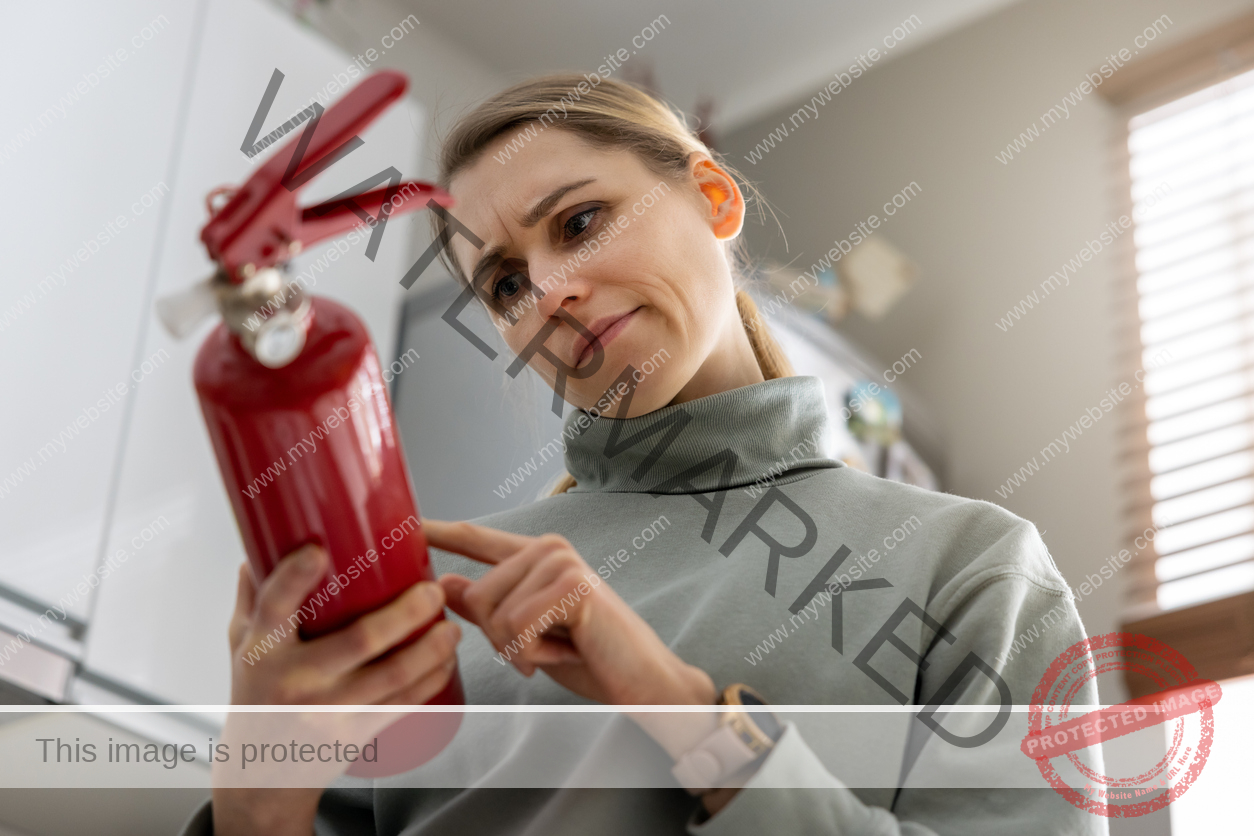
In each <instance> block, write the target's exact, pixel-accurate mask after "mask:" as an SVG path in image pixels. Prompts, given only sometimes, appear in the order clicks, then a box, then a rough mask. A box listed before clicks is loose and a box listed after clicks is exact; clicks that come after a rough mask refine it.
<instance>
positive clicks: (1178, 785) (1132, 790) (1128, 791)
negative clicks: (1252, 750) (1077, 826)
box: [1020, 632, 1222, 818]
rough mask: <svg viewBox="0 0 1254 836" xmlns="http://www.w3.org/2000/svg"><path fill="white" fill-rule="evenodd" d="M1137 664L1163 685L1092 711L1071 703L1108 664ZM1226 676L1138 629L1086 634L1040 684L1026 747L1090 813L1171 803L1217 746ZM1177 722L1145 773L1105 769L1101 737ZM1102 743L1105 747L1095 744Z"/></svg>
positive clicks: (1135, 669)
mask: <svg viewBox="0 0 1254 836" xmlns="http://www.w3.org/2000/svg"><path fill="white" fill-rule="evenodd" d="M1122 671H1127V672H1131V673H1134V674H1138V675H1140V676H1143V677H1145V678H1147V679H1148V680H1149V681H1150V682H1152V683H1153V684H1154V686H1155V688H1156V689H1157V690H1156V691H1155V692H1154V693H1152V694H1150V695H1148V696H1145V697H1138V698H1136V699H1134V700H1129V701H1128V702H1125V703H1121V704H1119V705H1112V706H1110V707H1109V708H1101V709H1098V710H1096V711H1091V712H1088V713H1083V714H1076V713H1074V712H1073V711H1072V709H1071V705H1072V703H1073V702H1074V700H1075V696H1076V694H1077V693H1079V691H1080V689H1081V688H1082V687H1083V686H1084V685H1086V684H1088V683H1089V682H1090V681H1092V680H1093V679H1095V678H1096V677H1097V676H1098V675H1099V674H1109V673H1116V672H1122ZM1221 696H1222V692H1221V691H1220V688H1219V685H1218V684H1217V683H1215V682H1213V681H1211V680H1209V679H1201V678H1199V677H1198V675H1197V671H1196V670H1195V669H1194V667H1193V666H1192V665H1191V664H1189V662H1188V660H1187V659H1185V658H1184V657H1183V656H1181V655H1180V653H1178V652H1177V651H1176V650H1174V649H1172V648H1171V647H1169V646H1168V645H1166V644H1164V643H1163V642H1161V641H1159V640H1157V639H1153V638H1150V637H1149V636H1144V635H1140V634H1136V633H1120V632H1114V633H1106V634H1105V635H1101V636H1096V637H1093V638H1089V639H1085V640H1084V641H1081V642H1077V643H1076V644H1074V645H1072V646H1071V647H1069V648H1067V649H1066V650H1065V651H1063V653H1062V654H1061V655H1060V656H1059V657H1058V658H1057V659H1055V660H1054V662H1053V663H1052V664H1051V665H1050V666H1049V668H1048V669H1047V670H1046V671H1045V675H1044V676H1043V677H1041V682H1040V684H1039V685H1038V686H1037V688H1036V691H1035V692H1034V693H1033V694H1032V703H1031V706H1030V709H1029V714H1028V733H1027V735H1026V736H1025V737H1024V738H1023V744H1022V746H1021V747H1020V748H1021V749H1022V751H1023V753H1024V754H1025V755H1027V756H1028V757H1030V758H1032V759H1033V760H1035V761H1036V765H1037V768H1038V769H1040V771H1041V775H1042V776H1043V777H1044V778H1045V780H1046V781H1047V782H1048V783H1049V785H1050V786H1052V787H1053V788H1054V789H1055V790H1056V791H1057V792H1058V793H1059V795H1061V796H1062V797H1063V798H1065V799H1067V801H1069V802H1070V803H1072V804H1073V805H1075V806H1076V807H1078V808H1080V809H1081V810H1086V811H1088V812H1090V813H1093V814H1095V815H1100V816H1107V817H1109V818H1132V817H1135V816H1144V815H1147V814H1149V813H1153V812H1154V811H1156V810H1161V809H1162V808H1164V807H1166V806H1167V805H1168V804H1170V803H1171V802H1172V801H1174V800H1176V799H1177V798H1179V797H1180V796H1181V795H1183V794H1184V793H1185V791H1186V790H1188V788H1189V787H1190V786H1191V785H1192V784H1193V782H1194V781H1195V780H1197V777H1198V775H1200V774H1201V772H1202V768H1203V767H1204V766H1205V765H1206V760H1207V758H1208V757H1209V755H1210V749H1211V743H1212V740H1213V737H1214V731H1215V718H1214V711H1213V707H1214V705H1215V703H1217V702H1219V698H1220V697H1221ZM1159 724H1167V750H1166V754H1165V755H1163V757H1162V758H1161V759H1159V760H1158V761H1157V762H1156V763H1148V762H1147V763H1146V764H1145V767H1146V768H1145V770H1144V771H1142V772H1141V773H1140V774H1137V775H1132V776H1128V777H1119V776H1113V775H1107V774H1104V771H1103V770H1104V767H1103V766H1102V765H1101V763H1102V762H1101V754H1100V753H1101V749H1100V744H1101V743H1102V742H1103V741H1107V740H1112V739H1114V738H1118V737H1122V736H1124V735H1129V734H1133V733H1135V732H1139V731H1142V730H1145V729H1149V728H1152V727H1154V726H1157V725H1159ZM1090 747H1097V748H1090Z"/></svg>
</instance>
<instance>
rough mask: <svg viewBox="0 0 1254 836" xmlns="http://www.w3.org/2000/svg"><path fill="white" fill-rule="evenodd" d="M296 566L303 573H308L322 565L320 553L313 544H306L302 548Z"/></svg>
mask: <svg viewBox="0 0 1254 836" xmlns="http://www.w3.org/2000/svg"><path fill="white" fill-rule="evenodd" d="M299 561H300V562H299V564H298V565H297V568H298V569H300V571H301V572H304V573H305V574H309V573H311V572H313V571H314V570H316V569H318V568H320V567H321V566H322V555H321V554H320V553H319V551H318V549H316V548H315V547H313V546H306V547H305V548H304V549H302V554H301V556H300V558H299Z"/></svg>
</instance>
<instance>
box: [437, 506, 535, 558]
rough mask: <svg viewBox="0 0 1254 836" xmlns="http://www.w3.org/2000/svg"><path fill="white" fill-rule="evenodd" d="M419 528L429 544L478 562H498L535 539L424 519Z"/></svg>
mask: <svg viewBox="0 0 1254 836" xmlns="http://www.w3.org/2000/svg"><path fill="white" fill-rule="evenodd" d="M422 529H423V531H424V532H425V534H426V537H427V543H428V544H429V545H432V546H435V547H436V548H437V549H443V550H444V551H446V552H453V553H454V554H460V555H463V556H465V557H469V558H470V559H471V560H477V561H479V562H480V563H500V562H501V561H502V560H504V559H505V558H507V557H509V556H510V555H512V554H515V553H517V552H518V551H520V550H521V549H523V548H524V547H525V546H527V545H528V544H529V543H531V542H532V541H533V540H535V538H534V537H527V536H525V535H522V534H511V533H510V532H508V531H500V530H498V529H495V528H487V527H485V526H482V525H475V524H474V523H468V522H448V521H447V520H430V519H426V518H425V517H424V518H423V520H422Z"/></svg>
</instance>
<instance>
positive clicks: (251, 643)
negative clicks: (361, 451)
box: [213, 546, 461, 836]
mask: <svg viewBox="0 0 1254 836" xmlns="http://www.w3.org/2000/svg"><path fill="white" fill-rule="evenodd" d="M327 564H328V557H327V554H326V552H325V551H323V550H322V549H320V548H317V547H316V546H307V547H305V548H302V549H299V550H297V551H295V552H293V553H292V554H289V555H287V556H286V557H284V558H283V559H282V560H281V561H280V562H279V565H278V566H277V567H275V569H274V571H273V572H271V573H270V575H269V576H268V577H267V578H266V579H265V581H264V582H263V583H262V584H261V588H260V589H259V590H258V589H256V588H255V587H254V585H253V582H252V576H251V575H250V573H249V571H248V568H247V566H246V565H245V566H241V567H240V573H239V588H238V594H237V597H236V601H235V613H234V614H233V615H232V616H231V623H230V628H229V630H228V636H229V641H230V646H231V704H232V705H298V704H305V705H327V704H348V705H355V704H366V705H398V706H399V705H412V704H420V703H424V702H426V701H427V700H429V699H430V698H431V697H433V696H435V695H436V694H438V693H439V692H440V691H441V690H442V689H443V688H444V686H445V685H446V684H448V681H449V678H450V676H451V675H452V673H453V670H454V668H455V666H456V655H455V650H456V647H457V642H458V639H459V638H460V635H461V632H460V630H459V629H458V627H457V625H456V624H454V623H452V622H451V621H441V622H439V623H437V624H436V625H435V626H434V627H432V628H431V629H430V630H429V631H427V633H425V634H424V635H423V636H422V637H421V638H419V639H418V640H417V641H415V642H413V643H412V644H410V645H408V646H406V647H404V648H400V649H398V650H396V651H395V652H392V653H388V652H387V651H389V650H391V649H392V648H393V647H394V646H395V645H396V644H398V643H399V642H401V641H402V640H403V639H405V638H406V637H408V636H409V635H410V634H412V633H413V632H414V630H415V629H417V628H418V627H420V626H422V625H423V624H426V623H427V622H429V621H431V619H433V618H435V617H436V616H437V615H439V613H440V611H441V608H442V607H443V606H444V593H443V590H442V589H441V587H440V586H439V584H436V583H432V582H426V583H418V584H415V585H414V586H412V587H410V588H409V589H408V590H406V591H405V592H404V593H402V594H401V595H400V596H399V597H398V598H397V599H396V600H394V601H392V602H391V603H389V604H387V605H386V606H384V607H381V608H379V609H378V610H375V611H373V612H370V613H367V614H366V615H363V616H362V617H361V618H359V619H357V620H356V621H354V622H353V623H352V624H350V625H348V626H346V627H343V628H341V629H339V630H336V631H335V632H333V633H329V634H327V635H325V636H320V637H318V638H316V639H313V640H310V641H302V640H301V639H300V637H299V635H298V634H297V630H298V627H299V624H300V621H301V619H300V617H299V616H298V615H297V613H299V612H300V606H301V604H302V603H304V601H305V599H306V598H307V597H308V595H309V594H310V593H311V592H313V591H314V589H315V588H316V587H317V586H318V584H319V582H321V581H322V580H323V578H324V577H325V573H326V569H327ZM384 654H386V655H384ZM400 716H402V715H401V713H400V712H396V713H392V712H381V713H366V712H351V711H345V712H343V713H338V712H330V713H326V712H281V713H254V712H247V711H233V712H231V714H230V715H229V716H228V718H227V724H226V728H225V729H224V731H223V742H224V743H225V744H226V745H227V746H228V751H229V755H230V760H229V761H226V762H224V763H219V762H215V763H214V764H213V769H214V791H213V815H214V829H215V831H216V832H218V833H224V834H225V833H230V834H248V833H254V832H256V833H266V834H279V833H289V832H290V833H300V834H301V836H308V834H309V833H311V832H312V830H313V818H314V812H315V810H316V808H317V804H318V798H319V796H320V795H321V794H322V788H323V787H325V786H326V785H327V784H329V783H330V782H331V781H332V780H333V779H334V778H335V777H336V776H337V775H339V774H340V773H342V772H344V771H345V770H346V769H347V768H348V765H349V764H348V763H347V762H346V761H339V762H335V761H331V762H329V763H323V762H320V761H317V760H315V761H314V762H312V763H296V764H294V763H291V762H286V763H281V764H277V765H275V764H262V763H250V764H248V768H247V769H242V768H241V767H242V766H243V764H242V758H243V752H242V747H243V746H244V745H245V744H250V743H251V744H253V745H254V747H255V746H256V745H257V744H259V743H262V742H265V743H269V744H272V745H273V744H275V743H278V744H279V745H283V744H285V743H287V742H288V741H289V740H296V741H297V744H298V745H299V744H302V743H312V744H314V745H315V746H317V745H318V744H319V743H322V742H326V743H332V744H333V743H335V742H336V741H339V742H340V743H341V744H348V743H356V744H359V745H360V744H361V743H363V742H368V741H369V740H370V738H371V737H372V736H373V735H375V734H377V733H378V732H379V731H381V730H382V729H384V728H385V727H387V726H388V725H389V724H390V723H391V722H392V721H394V720H395V719H397V718H398V717H400ZM327 751H328V752H329V751H330V750H327ZM278 787H284V789H278Z"/></svg>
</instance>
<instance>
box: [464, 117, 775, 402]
mask: <svg viewBox="0 0 1254 836" xmlns="http://www.w3.org/2000/svg"><path fill="white" fill-rule="evenodd" d="M516 133H517V132H516V130H511V131H508V132H507V133H506V134H505V135H503V136H501V137H499V138H498V139H497V140H496V141H494V142H493V143H492V144H491V145H489V146H488V147H487V149H486V150H485V152H484V153H483V154H482V155H481V157H480V158H479V160H478V161H477V162H476V163H475V164H474V165H472V166H470V167H468V168H467V169H465V170H463V171H462V172H461V173H459V174H458V175H457V176H456V177H454V178H453V180H452V182H451V184H450V188H449V191H450V193H451V194H452V195H453V198H454V199H455V201H456V203H455V205H454V210H453V212H454V214H455V217H456V218H457V220H459V221H460V222H461V223H463V224H465V225H466V226H467V227H468V228H469V229H470V231H471V232H473V233H474V234H475V235H477V236H478V237H479V238H480V239H482V240H483V242H484V243H483V246H482V247H481V248H476V247H475V246H474V245H473V244H472V243H471V242H470V241H468V240H467V239H466V238H465V237H463V236H461V235H455V236H453V238H452V251H453V255H454V257H455V258H456V259H457V263H458V264H459V265H460V267H461V269H462V271H463V272H464V274H465V275H467V276H471V277H473V278H472V281H473V283H474V284H475V286H476V292H477V293H478V295H479V297H480V298H481V299H482V300H484V302H485V303H487V304H488V306H489V310H490V312H491V316H492V318H493V319H494V320H495V321H496V325H497V328H498V329H499V330H500V331H501V332H502V334H503V335H504V338H505V341H506V343H507V344H508V345H509V347H510V349H511V350H513V352H514V353H515V354H516V355H519V356H525V357H526V361H527V363H528V365H530V366H531V367H532V368H534V369H535V370H536V371H537V372H538V373H539V374H540V376H541V377H543V378H544V379H545V380H546V381H547V382H548V383H549V385H550V386H551V387H557V386H562V387H563V393H562V394H563V397H564V398H565V399H566V400H567V401H568V402H570V403H572V404H574V405H575V406H578V407H580V408H583V409H588V410H594V409H595V410H596V411H597V412H605V413H607V414H610V415H612V416H614V417H617V418H623V417H628V416H635V415H640V414H643V413H646V412H652V411H653V410H655V409H658V408H660V407H662V406H665V405H667V404H669V403H677V402H682V401H686V400H691V399H693V398H697V397H704V396H705V395H708V394H714V393H715V392H720V391H724V390H726V389H730V388H735V387H736V386H742V385H746V384H748V383H752V382H756V381H760V380H762V376H761V372H760V370H759V368H758V365H757V362H756V360H755V359H754V357H753V352H752V349H751V348H750V346H749V341H748V338H747V336H746V335H745V332H744V328H743V326H742V325H741V323H740V318H739V315H738V314H737V311H736V304H735V296H734V288H733V285H732V276H731V269H730V266H729V264H728V262H727V257H726V254H725V252H724V243H723V241H724V240H725V239H727V238H731V237H734V236H735V235H736V234H738V233H739V231H740V226H741V223H742V222H743V217H744V202H743V199H742V197H741V195H740V191H739V190H738V189H737V187H736V185H735V182H734V180H732V179H731V178H730V177H728V176H727V175H726V174H725V173H724V172H723V171H722V170H721V169H719V168H718V167H717V166H716V165H715V164H714V163H713V162H712V161H710V160H709V158H708V157H700V155H695V154H694V155H693V157H692V158H691V160H690V168H689V171H688V174H687V176H686V177H685V178H684V180H683V182H680V183H675V182H673V181H671V180H669V179H664V178H662V177H660V176H658V175H657V174H655V173H653V172H652V171H650V170H649V169H648V168H646V167H645V165H644V164H643V163H642V162H641V161H640V159H639V158H638V157H637V156H636V155H635V154H633V153H631V152H628V151H623V150H618V149H600V148H597V147H595V146H593V145H591V144H589V143H587V142H585V141H584V140H582V139H581V138H580V137H579V136H578V135H577V134H574V133H571V132H569V131H564V130H560V129H553V130H545V131H542V132H541V133H540V134H539V135H537V136H535V137H534V138H533V139H531V141H530V142H528V143H527V145H526V147H525V148H523V149H522V150H521V151H515V152H513V154H512V158H510V159H506V160H505V162H504V163H501V162H500V161H498V159H497V157H496V155H497V154H499V153H500V151H501V150H502V149H503V148H504V147H505V146H506V144H507V143H509V142H510V141H513V140H514V138H515V135H516ZM493 255H499V258H495V259H493V258H492V256H493ZM485 263H486V265H487V266H486V267H479V266H477V265H481V264H485ZM541 294H543V295H541ZM506 311H508V313H509V315H508V316H505V315H504V314H505V312H506ZM511 320H512V321H511ZM580 325H582V326H583V328H582V329H581V328H580V327H579V326H580ZM583 329H586V333H583ZM593 336H596V337H597V338H598V340H597V342H598V343H599V345H600V350H599V352H598V350H597V344H596V343H591V338H592V337H593ZM541 339H542V342H541ZM598 353H600V354H602V356H601V357H600V358H599V361H598V358H597V354H598ZM624 372H626V373H627V376H626V377H624ZM633 378H634V382H633ZM563 379H564V380H563ZM619 381H623V382H624V383H625V385H623V386H620V385H618V383H619ZM633 385H634V387H635V388H634V393H633V394H632V397H631V404H630V409H629V411H627V412H625V413H623V412H621V411H620V410H619V409H618V405H619V403H620V401H621V399H622V393H623V392H626V391H627V390H628V387H630V386H633Z"/></svg>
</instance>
